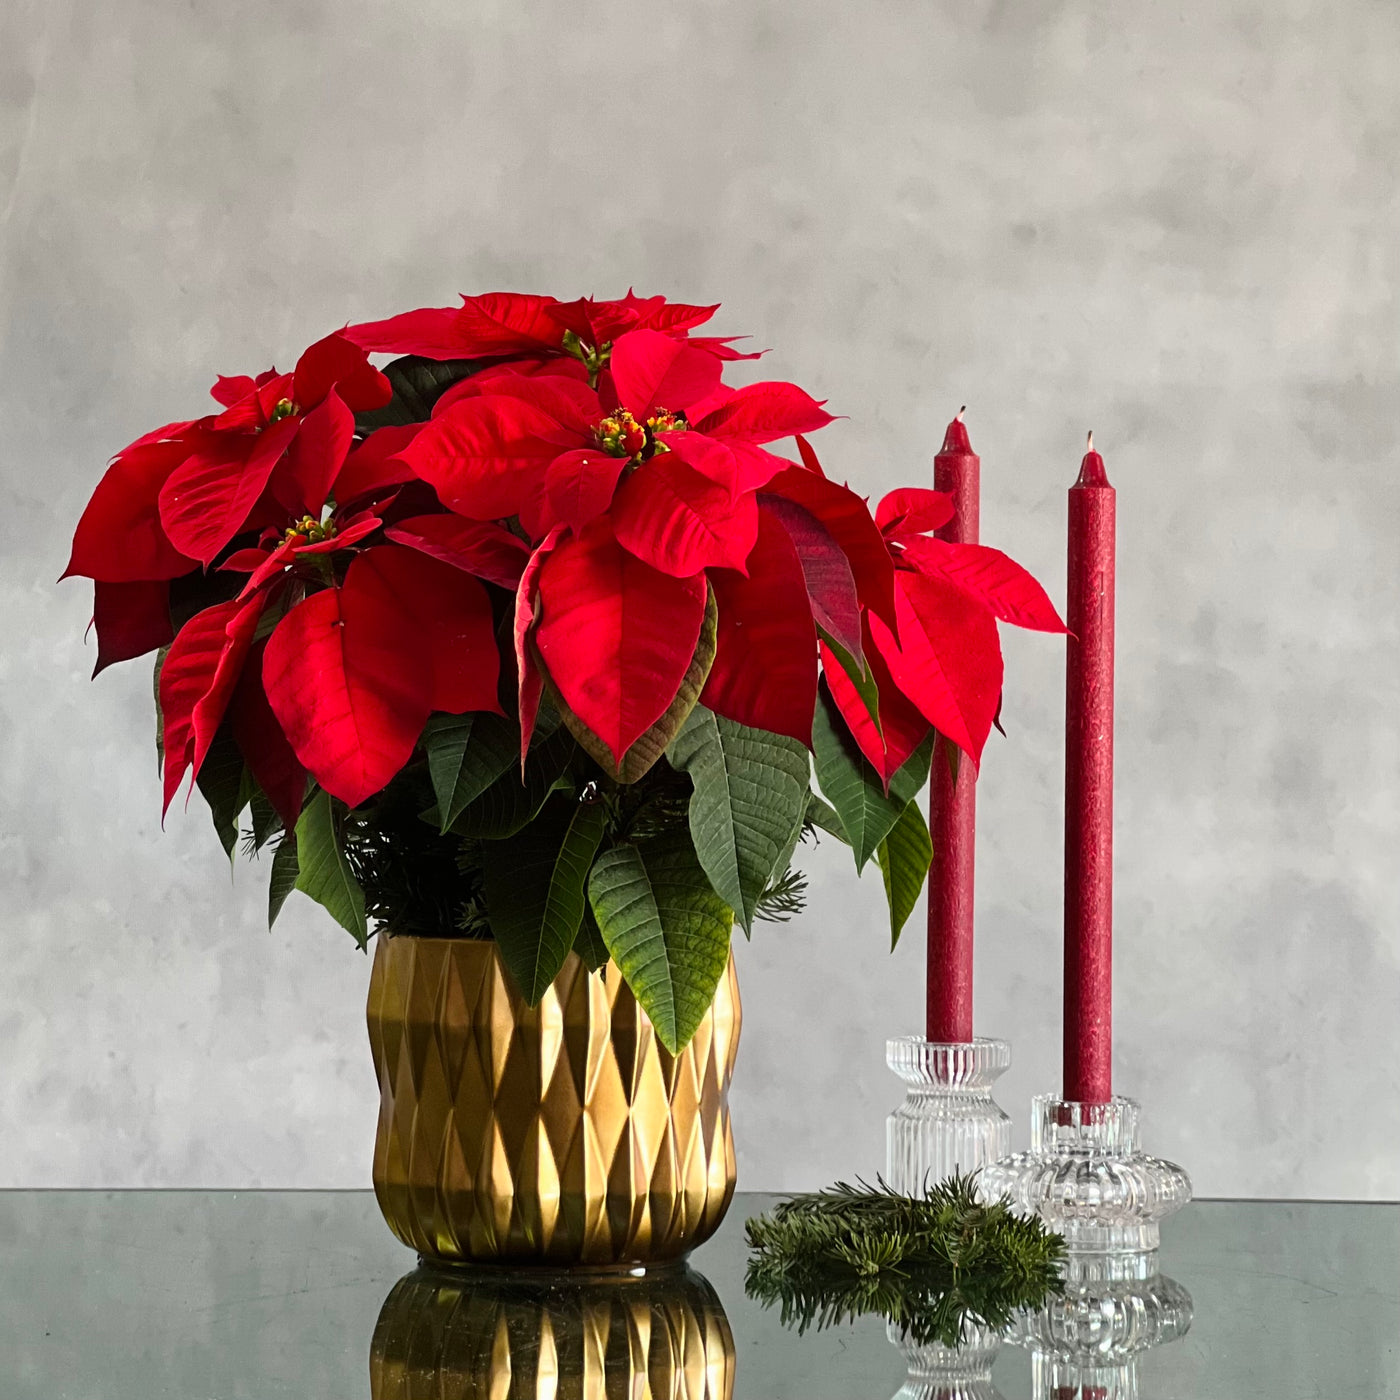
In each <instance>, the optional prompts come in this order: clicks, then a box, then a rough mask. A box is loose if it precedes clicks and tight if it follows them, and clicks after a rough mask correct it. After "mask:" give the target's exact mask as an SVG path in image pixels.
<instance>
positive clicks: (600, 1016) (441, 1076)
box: [369, 935, 740, 1268]
mask: <svg viewBox="0 0 1400 1400" xmlns="http://www.w3.org/2000/svg"><path fill="white" fill-rule="evenodd" d="M739 1022H740V1008H739V988H738V982H737V980H736V978H735V973H734V962H733V959H732V958H731V959H730V962H729V966H728V967H727V968H726V970H725V973H724V976H723V977H722V978H721V979H720V984H719V989H718V991H717V992H716V993H715V999H714V1004H713V1006H711V1008H710V1010H709V1012H708V1013H707V1014H706V1016H705V1019H704V1020H703V1021H702V1022H701V1023H700V1028H699V1030H697V1031H696V1033H695V1036H694V1038H693V1039H692V1040H691V1042H690V1044H689V1045H687V1046H686V1048H685V1049H684V1050H683V1051H682V1052H681V1053H680V1054H679V1055H672V1054H670V1053H669V1052H668V1051H667V1050H666V1049H665V1048H664V1047H663V1046H662V1044H661V1042H660V1041H659V1040H658V1039H657V1037H656V1031H655V1029H654V1028H653V1026H652V1024H651V1020H650V1019H649V1018H648V1016H647V1014H646V1013H645V1012H644V1011H643V1010H642V1009H641V1007H640V1006H638V1005H637V1000H636V998H635V997H634V996H633V995H632V992H631V991H630V990H629V988H628V987H627V984H626V983H625V982H624V981H623V980H622V976H621V974H620V973H619V972H618V970H617V968H616V967H613V966H611V965H610V966H609V967H608V968H607V969H606V972H605V973H589V971H588V969H587V968H586V967H585V966H584V964H583V963H582V961H581V960H580V959H579V958H578V956H577V955H576V954H573V953H571V954H570V955H569V957H568V959H567V960H566V962H565V963H564V966H563V968H562V970H561V971H560V973H559V975H558V977H556V978H555V979H554V982H553V983H552V984H551V986H550V988H549V990H548V991H547V992H546V993H545V995H544V998H543V1000H542V1001H541V1002H540V1004H539V1005H538V1006H536V1007H530V1006H527V1005H526V1004H525V1002H524V1000H523V998H522V997H521V996H520V993H519V992H518V991H517V990H516V988H515V985H514V983H513V982H512V981H511V979H510V976H509V974H508V973H507V972H506V969H505V965H504V964H503V963H502V962H501V959H500V956H499V954H498V952H497V949H496V945H495V943H494V942H491V941H489V940H480V939H466V938H412V937H401V938H389V937H384V936H382V935H381V936H380V937H379V938H377V939H376V940H375V952H374V970H373V973H372V974H371V977H370V989H369V1037H370V1047H371V1049H372V1051H373V1054H374V1064H375V1069H376V1070H377V1072H378V1075H379V1093H380V1110H379V1131H378V1135H377V1138H376V1140H375V1148H374V1190H375V1195H376V1196H377V1197H378V1198H379V1207H380V1209H381V1210H382V1211H383V1212H384V1218H385V1220H387V1221H388V1223H389V1228H390V1229H391V1230H393V1232H394V1233H395V1234H396V1235H397V1236H398V1237H399V1239H401V1240H402V1241H403V1242H404V1243H405V1244H406V1245H409V1246H410V1247H411V1248H413V1249H416V1250H417V1251H418V1252H419V1254H421V1255H423V1256H424V1257H425V1258H428V1259H437V1260H443V1261H447V1262H456V1263H476V1264H517V1265H518V1264H544V1265H553V1266H555V1267H575V1266H588V1267H594V1268H610V1267H617V1266H622V1267H633V1266H636V1265H648V1264H658V1263H664V1262H666V1261H669V1260H674V1259H679V1258H680V1257H681V1256H683V1255H684V1254H686V1253H687V1252H688V1251H690V1250H692V1249H694V1248H695V1246H696V1245H698V1244H700V1243H702V1242H703V1241H704V1240H706V1239H708V1238H709V1237H710V1236H711V1235H712V1234H713V1233H714V1232H715V1230H716V1228H717V1227H718V1226H719V1223H720V1221H721V1220H722V1219H723V1218H724V1213H725V1211H726V1210H727V1209H728V1208H729V1203H730V1200H731V1199H732V1198H733V1195H734V1179H735V1163H734V1136H733V1131H732V1129H731V1127H730V1122H729V1084H730V1080H731V1078H732V1075H733V1071H734V1055H735V1051H736V1049H737V1047H738V1040H739Z"/></svg>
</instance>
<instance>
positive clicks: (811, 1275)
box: [745, 1177, 1064, 1347]
mask: <svg viewBox="0 0 1400 1400" xmlns="http://www.w3.org/2000/svg"><path fill="white" fill-rule="evenodd" d="M747 1232H748V1242H749V1248H750V1250H751V1251H752V1254H751V1256H750V1258H749V1267H748V1276H747V1278H746V1281H745V1289H746V1291H747V1292H748V1294H749V1296H750V1297H752V1298H756V1299H758V1300H759V1301H760V1302H763V1303H766V1304H769V1305H770V1306H771V1305H772V1304H775V1303H776V1304H778V1305H779V1306H780V1308H781V1310H782V1312H781V1315H782V1320H783V1322H784V1323H785V1324H788V1325H795V1326H796V1327H797V1328H798V1330H799V1331H800V1332H803V1331H806V1330H807V1328H808V1327H811V1326H816V1327H819V1328H820V1327H831V1326H837V1325H840V1324H842V1323H845V1322H849V1321H852V1320H853V1319H855V1318H857V1317H860V1316H864V1315H867V1314H879V1315H881V1316H883V1317H885V1318H886V1319H887V1320H889V1321H891V1322H893V1323H895V1324H896V1325H897V1326H899V1327H901V1328H903V1329H904V1331H905V1332H906V1334H907V1335H908V1336H909V1338H910V1339H911V1340H912V1341H913V1342H914V1343H915V1344H916V1345H927V1344H928V1343H931V1342H939V1343H941V1344H943V1345H944V1346H950V1347H951V1346H956V1345H957V1344H958V1342H959V1340H960V1339H961V1338H962V1336H963V1335H964V1329H965V1326H966V1325H967V1324H968V1323H969V1322H970V1323H975V1324H981V1325H983V1326H986V1327H989V1328H991V1329H993V1330H994V1331H1000V1330H1001V1329H1002V1328H1003V1327H1005V1326H1006V1325H1007V1323H1008V1322H1010V1321H1011V1318H1012V1316H1013V1315H1014V1314H1015V1313H1016V1311H1017V1310H1018V1309H1021V1308H1027V1307H1038V1306H1039V1305H1040V1304H1041V1303H1043V1302H1044V1301H1045V1299H1046V1298H1047V1297H1048V1296H1049V1295H1050V1294H1051V1293H1057V1292H1059V1291H1060V1289H1061V1288H1062V1287H1063V1284H1062V1283H1061V1281H1060V1278H1059V1265H1060V1261H1061V1260H1062V1258H1063V1257H1064V1241H1063V1240H1062V1239H1061V1238H1060V1237H1059V1236H1058V1235H1054V1234H1051V1233H1050V1232H1049V1231H1048V1230H1047V1229H1046V1228H1045V1226H1044V1225H1043V1224H1042V1223H1041V1222H1040V1221H1039V1220H1037V1219H1034V1218H1029V1217H1025V1216H1019V1215H1016V1214H1014V1213H1013V1212H1012V1211H1011V1209H1010V1203H1009V1202H1008V1201H1007V1200H1005V1199H1003V1200H1001V1201H997V1202H994V1203H992V1204H990V1205H984V1204H981V1203H980V1202H979V1201H978V1200H977V1196H976V1191H975V1188H974V1185H973V1182H972V1179H971V1178H969V1177H954V1178H953V1179H952V1180H950V1181H946V1182H942V1183H940V1184H938V1185H937V1186H934V1187H932V1188H930V1192H929V1195H928V1198H927V1199H924V1200H920V1199H915V1198H911V1197H909V1196H902V1195H899V1194H898V1193H897V1192H895V1191H892V1190H891V1189H890V1188H889V1187H888V1186H886V1185H885V1184H884V1183H883V1182H879V1183H878V1184H877V1186H876V1187H874V1188H871V1187H869V1186H866V1185H865V1183H864V1182H858V1183H857V1184H856V1185H855V1186H849V1185H847V1184H846V1183H845V1182H841V1183H838V1184H837V1185H836V1186H833V1187H831V1188H830V1189H829V1190H826V1191H819V1192H815V1193H813V1194H809V1195H800V1196H793V1197H791V1198H790V1199H788V1200H785V1201H783V1202H782V1203H781V1204H780V1205H778V1206H777V1207H776V1208H775V1209H774V1210H772V1211H770V1212H769V1213H768V1214H767V1215H762V1216H758V1217H757V1218H755V1219H753V1220H750V1221H749V1222H748V1226H747Z"/></svg>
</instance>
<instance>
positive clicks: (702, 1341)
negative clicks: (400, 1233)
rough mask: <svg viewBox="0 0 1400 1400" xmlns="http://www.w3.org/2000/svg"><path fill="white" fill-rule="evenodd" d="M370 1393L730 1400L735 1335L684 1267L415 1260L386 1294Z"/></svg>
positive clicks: (443, 1397)
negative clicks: (487, 1265)
mask: <svg viewBox="0 0 1400 1400" xmlns="http://www.w3.org/2000/svg"><path fill="white" fill-rule="evenodd" d="M369 1375H370V1396H371V1400H544V1397H549V1400H652V1398H653V1397H655V1398H656V1400H730V1397H731V1396H732V1395H733V1393H734V1337H733V1335H732V1333H731V1332H730V1330H729V1321H728V1319H727V1318H726V1317H725V1315H724V1308H723V1307H722V1306H721V1304H720V1301H719V1298H718V1297H717V1296H716V1294H715V1291H714V1289H713V1288H711V1287H710V1285H709V1283H708V1282H707V1281H706V1280H705V1279H703V1278H701V1277H700V1275H699V1274H696V1273H693V1272H691V1270H689V1269H679V1270H668V1271H666V1272H664V1273H662V1274H659V1275H649V1276H647V1277H645V1278H636V1279H634V1278H628V1277H626V1276H625V1275H623V1276H614V1277H611V1278H604V1279H592V1280H586V1281H585V1280H578V1279H577V1278H576V1277H574V1278H571V1277H570V1276H567V1275H553V1276H549V1275H545V1276H536V1277H534V1278H531V1277H530V1276H528V1275H524V1274H514V1275H510V1274H504V1275H501V1276H499V1277H492V1276H491V1275H489V1274H488V1275H485V1276H483V1274H482V1273H481V1272H479V1271H473V1272H471V1273H450V1272H446V1271H443V1270H435V1269H432V1268H422V1269H419V1270H417V1271H416V1272H415V1273H411V1274H409V1275H408V1276H407V1277H406V1278H402V1279H400V1280H399V1281H398V1283H396V1284H395V1285H394V1288H393V1291H392V1292H391V1293H390V1294H389V1296H388V1297H387V1298H386V1299H385V1300H384V1306H383V1308H382V1309H381V1310H380V1313H379V1323H378V1325H377V1326H376V1327H375V1329H374V1341H373V1343H372V1344H371V1346H370V1357H369Z"/></svg>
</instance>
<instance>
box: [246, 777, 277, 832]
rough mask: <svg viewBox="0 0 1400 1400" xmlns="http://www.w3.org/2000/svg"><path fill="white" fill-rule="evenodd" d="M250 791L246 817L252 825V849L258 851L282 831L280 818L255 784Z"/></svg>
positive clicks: (264, 794) (265, 795)
mask: <svg viewBox="0 0 1400 1400" xmlns="http://www.w3.org/2000/svg"><path fill="white" fill-rule="evenodd" d="M250 777H251V775H250ZM252 789H253V790H252V793H251V795H250V796H249V798H248V816H249V818H250V819H251V821H252V823H253V849H254V850H255V851H260V850H262V848H263V847H264V846H266V845H267V843H268V842H269V841H271V840H272V838H273V837H274V836H276V835H277V833H278V832H279V831H281V830H282V818H281V817H279V816H278V815H277V809H276V808H275V807H274V806H273V805H272V803H271V802H270V801H269V800H268V796H267V794H266V793H265V792H264V791H263V790H262V789H261V788H260V787H259V786H258V785H257V783H253V784H252Z"/></svg>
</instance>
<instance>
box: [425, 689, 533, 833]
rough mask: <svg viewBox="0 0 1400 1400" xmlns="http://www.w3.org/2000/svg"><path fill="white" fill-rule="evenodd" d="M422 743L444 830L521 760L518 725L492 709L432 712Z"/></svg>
mask: <svg viewBox="0 0 1400 1400" xmlns="http://www.w3.org/2000/svg"><path fill="white" fill-rule="evenodd" d="M422 744H423V749H424V751H425V752H426V753H427V755H428V775H429V776H430V777H431V778H432V780H433V792H434V793H436V794H437V811H438V821H439V824H440V830H442V831H446V830H447V829H448V828H449V827H450V826H451V825H452V823H453V822H455V821H456V820H457V818H458V817H459V816H460V815H461V813H462V809H463V808H464V807H466V806H467V804H468V803H470V802H473V801H474V800H475V799H476V798H478V797H480V796H481V794H482V793H483V792H485V791H486V789H487V788H488V787H490V786H491V784H492V783H494V782H495V781H496V779H497V778H499V777H500V776H501V774H503V773H504V772H506V770H507V769H509V768H510V767H511V766H512V765H513V764H515V763H518V762H519V761H520V731H519V730H518V729H517V728H516V727H515V725H513V724H512V723H511V722H510V721H509V720H508V719H506V718H504V717H503V716H501V715H493V714H491V713H489V712H483V713H481V714H467V715H434V716H433V717H432V718H431V719H430V720H429V721H428V723H427V725H426V726H425V727H424V729H423V739H422Z"/></svg>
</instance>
